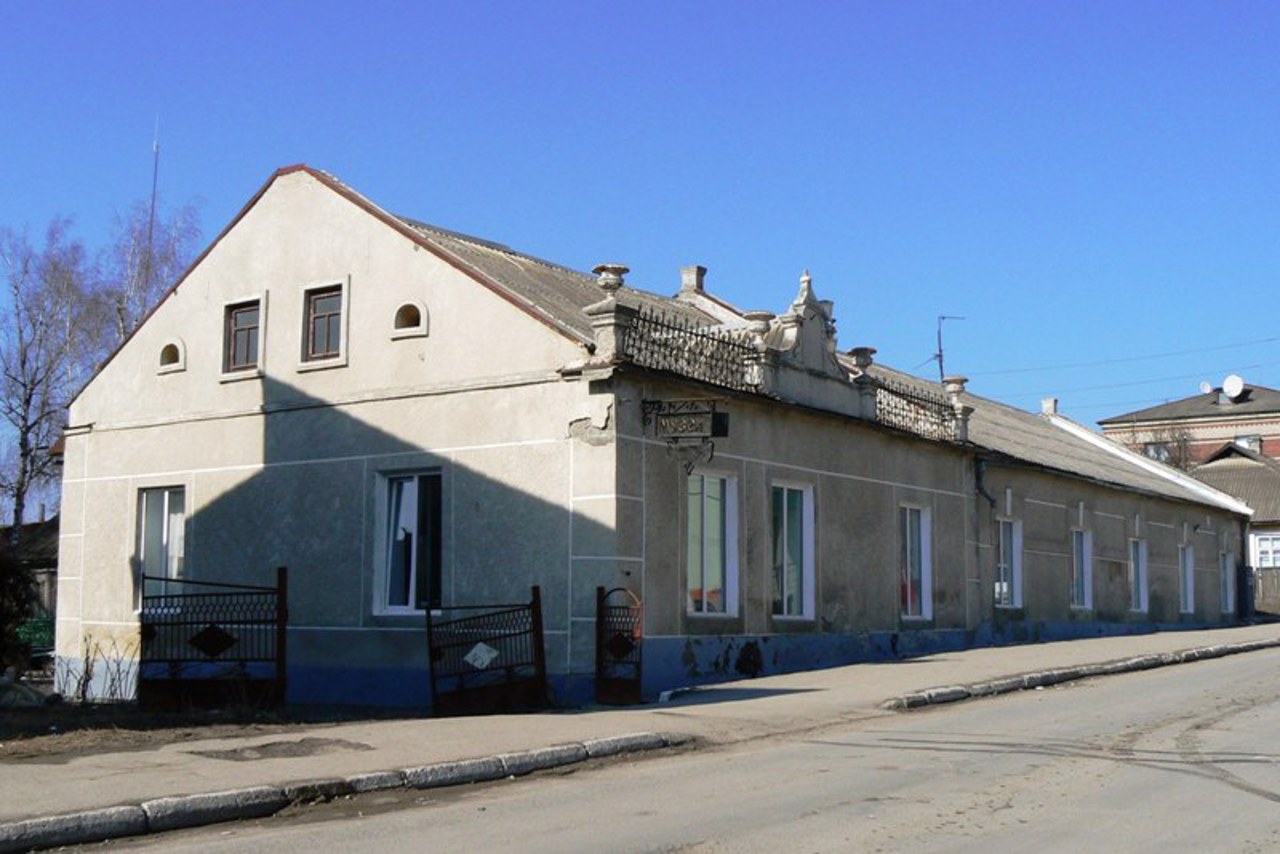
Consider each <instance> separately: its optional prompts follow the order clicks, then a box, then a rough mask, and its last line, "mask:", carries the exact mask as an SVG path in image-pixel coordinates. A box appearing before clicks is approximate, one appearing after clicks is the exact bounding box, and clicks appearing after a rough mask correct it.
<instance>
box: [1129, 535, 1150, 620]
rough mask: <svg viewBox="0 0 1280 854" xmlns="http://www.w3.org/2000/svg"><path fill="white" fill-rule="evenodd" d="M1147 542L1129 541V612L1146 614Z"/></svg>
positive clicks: (1135, 539)
mask: <svg viewBox="0 0 1280 854" xmlns="http://www.w3.org/2000/svg"><path fill="white" fill-rule="evenodd" d="M1147 596H1148V593H1147V541H1146V540H1142V539H1138V538H1134V539H1131V540H1129V610H1130V611H1137V612H1141V613H1146V611H1147V608H1148V599H1147Z"/></svg>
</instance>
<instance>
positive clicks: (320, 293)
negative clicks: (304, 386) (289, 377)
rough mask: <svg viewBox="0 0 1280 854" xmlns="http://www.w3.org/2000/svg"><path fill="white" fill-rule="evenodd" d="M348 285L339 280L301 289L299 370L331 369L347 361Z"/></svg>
mask: <svg viewBox="0 0 1280 854" xmlns="http://www.w3.org/2000/svg"><path fill="white" fill-rule="evenodd" d="M349 291H350V288H347V287H344V286H343V285H342V284H341V283H338V284H327V285H319V286H317V287H312V288H305V289H304V290H303V291H302V353H301V359H302V361H301V363H300V364H299V366H298V367H299V370H315V369H318V368H333V367H339V366H341V365H345V364H346V363H347V327H348V325H349V324H348V323H347V302H348V294H349Z"/></svg>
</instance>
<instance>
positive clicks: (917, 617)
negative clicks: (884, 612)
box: [898, 614, 933, 623]
mask: <svg viewBox="0 0 1280 854" xmlns="http://www.w3.org/2000/svg"><path fill="white" fill-rule="evenodd" d="M898 616H899V617H900V618H901V619H902V621H903V622H907V623H929V622H932V621H933V615H932V614H930V615H928V616H926V615H924V614H899V615H898Z"/></svg>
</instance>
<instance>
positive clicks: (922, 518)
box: [898, 505, 933, 620]
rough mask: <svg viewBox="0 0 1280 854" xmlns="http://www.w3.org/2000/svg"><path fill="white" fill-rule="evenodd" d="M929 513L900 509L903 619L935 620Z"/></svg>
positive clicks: (913, 509)
mask: <svg viewBox="0 0 1280 854" xmlns="http://www.w3.org/2000/svg"><path fill="white" fill-rule="evenodd" d="M930 521H931V520H930V517H929V510H928V508H925V507H911V506H908V505H903V506H901V507H899V508H898V566H899V570H898V573H899V580H900V585H899V586H900V589H901V608H902V616H904V617H907V618H911V619H920V620H931V619H933V554H932V539H933V538H932V535H931V532H930V528H931V525H930Z"/></svg>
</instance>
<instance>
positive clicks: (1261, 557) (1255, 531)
mask: <svg viewBox="0 0 1280 854" xmlns="http://www.w3.org/2000/svg"><path fill="white" fill-rule="evenodd" d="M1191 474H1192V476H1193V477H1195V478H1196V479H1197V480H1200V481H1203V482H1204V483H1207V484H1209V485H1210V486H1212V487H1214V488H1215V489H1218V490H1221V491H1222V492H1225V493H1228V494H1229V495H1234V496H1235V497H1237V498H1239V499H1240V500H1241V501H1243V502H1244V503H1246V504H1248V505H1249V506H1250V507H1252V508H1253V517H1252V519H1251V520H1250V525H1249V549H1248V554H1247V556H1246V559H1247V560H1248V562H1249V565H1250V566H1252V567H1253V568H1254V569H1255V570H1257V572H1256V575H1255V579H1256V583H1257V591H1256V603H1255V604H1256V605H1257V608H1258V610H1259V611H1264V612H1267V613H1271V614H1280V461H1276V460H1274V459H1272V458H1270V457H1265V456H1263V455H1262V454H1260V453H1258V452H1256V451H1252V450H1249V449H1248V448H1245V447H1242V446H1240V445H1238V444H1235V443H1229V444H1226V445H1223V446H1222V447H1221V448H1220V449H1218V452H1217V453H1215V454H1214V455H1213V456H1211V457H1209V459H1207V460H1205V461H1204V462H1202V463H1200V465H1198V466H1196V468H1195V469H1194V470H1193V471H1192V472H1191Z"/></svg>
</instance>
